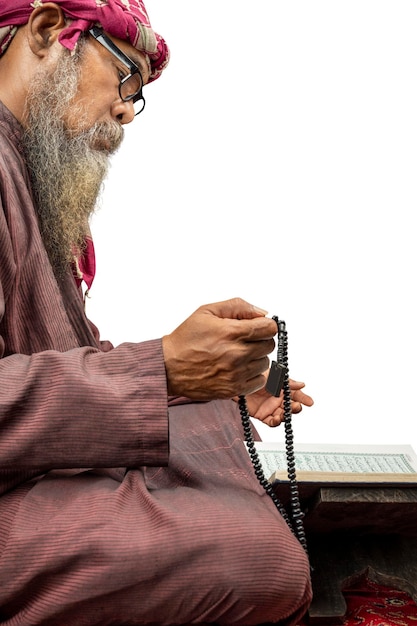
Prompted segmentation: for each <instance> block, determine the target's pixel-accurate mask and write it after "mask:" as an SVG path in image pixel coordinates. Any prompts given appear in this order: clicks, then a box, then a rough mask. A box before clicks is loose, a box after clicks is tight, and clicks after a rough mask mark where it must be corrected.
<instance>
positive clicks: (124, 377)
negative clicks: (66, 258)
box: [0, 103, 311, 626]
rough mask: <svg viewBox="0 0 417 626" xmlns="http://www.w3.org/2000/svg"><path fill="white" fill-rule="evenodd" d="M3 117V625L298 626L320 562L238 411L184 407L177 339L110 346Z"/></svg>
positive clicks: (10, 123) (215, 405)
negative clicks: (271, 488)
mask: <svg viewBox="0 0 417 626" xmlns="http://www.w3.org/2000/svg"><path fill="white" fill-rule="evenodd" d="M20 133H21V128H20V125H19V124H18V122H17V121H16V119H15V118H14V117H13V116H12V115H11V113H10V112H9V111H8V110H7V109H6V108H5V107H4V106H3V105H2V104H1V103H0V494H1V497H0V620H1V624H5V625H11V624H13V626H20V625H21V626H34V625H38V624H39V625H45V626H46V625H48V626H52V625H54V626H82V625H84V624H85V625H88V626H95V625H97V626H107V625H118V626H121V625H122V624H123V625H128V624H129V625H139V624H164V625H165V624H184V623H191V622H192V623H196V624H198V623H200V624H203V623H218V624H236V625H238V624H245V625H250V624H259V623H262V622H279V623H280V624H285V625H286V626H289V625H293V624H296V623H297V621H298V619H299V618H300V616H301V615H302V614H303V613H304V612H305V611H306V610H307V607H308V604H309V602H310V600H311V584H310V576H309V565H308V560H307V557H306V554H305V552H304V550H303V548H302V547H301V545H300V544H299V542H298V541H297V540H296V539H295V537H294V536H293V534H292V533H291V531H290V530H289V528H288V526H287V525H286V523H285V521H284V520H283V519H282V517H281V516H280V514H279V513H278V512H277V510H276V508H275V506H274V504H273V502H272V500H271V499H270V497H269V496H268V495H267V494H266V493H265V491H264V490H263V488H262V487H261V486H260V485H259V483H258V481H257V479H256V477H255V475H254V472H253V468H252V465H251V462H250V459H249V457H248V455H247V453H246V451H245V448H244V444H243V442H242V428H241V424H240V417H239V412H238V409H237V406H236V404H235V403H234V402H232V401H214V402H209V403H190V402H188V403H187V402H184V403H178V401H177V402H171V405H170V399H169V398H168V396H167V387H166V377H165V368H164V361H163V355H162V347H161V340H152V341H148V342H143V343H124V344H122V345H120V346H118V347H116V348H114V347H113V346H112V345H111V344H110V343H108V342H101V341H100V339H99V335H98V332H97V330H96V328H95V327H94V326H93V325H92V324H91V323H90V322H89V321H88V320H87V319H86V317H85V313H84V308H83V302H82V297H81V296H80V292H79V289H78V288H77V286H76V284H75V281H74V280H73V276H72V275H71V272H69V274H68V276H67V277H66V278H65V279H63V280H62V281H60V282H59V283H58V282H57V280H56V279H55V277H54V274H53V271H52V268H51V266H50V263H49V260H48V256H47V253H46V251H45V248H44V246H43V243H42V239H41V236H40V233H39V229H38V223H37V217H36V212H35V209H34V206H33V198H32V194H31V190H30V181H29V176H28V172H27V169H26V166H25V163H24V158H23V154H22V148H21V144H20Z"/></svg>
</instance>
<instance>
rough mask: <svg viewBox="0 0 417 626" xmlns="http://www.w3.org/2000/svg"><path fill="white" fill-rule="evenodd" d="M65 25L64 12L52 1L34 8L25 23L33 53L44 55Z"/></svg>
mask: <svg viewBox="0 0 417 626" xmlns="http://www.w3.org/2000/svg"><path fill="white" fill-rule="evenodd" d="M65 26H66V22H65V16H64V13H63V11H62V9H61V7H59V6H58V5H57V4H55V3H54V2H47V3H45V4H43V5H41V6H39V7H37V8H36V9H34V10H33V11H32V13H31V15H30V18H29V22H28V25H27V37H28V43H29V47H30V49H31V50H32V52H33V54H35V55H37V56H39V57H43V56H45V55H46V54H47V52H48V48H49V47H50V46H51V45H52V44H53V43H54V42H55V41H56V40H57V39H58V35H59V33H60V32H61V31H62V29H63V28H65Z"/></svg>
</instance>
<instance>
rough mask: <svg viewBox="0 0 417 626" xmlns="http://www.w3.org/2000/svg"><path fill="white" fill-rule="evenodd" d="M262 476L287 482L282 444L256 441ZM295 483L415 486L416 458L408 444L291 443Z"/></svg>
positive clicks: (285, 460)
mask: <svg viewBox="0 0 417 626" xmlns="http://www.w3.org/2000/svg"><path fill="white" fill-rule="evenodd" d="M255 445H256V450H257V453H258V457H259V460H260V462H261V464H262V468H263V470H264V474H265V477H266V478H267V479H269V481H270V482H274V481H277V480H278V481H288V474H287V458H286V452H285V444H284V443H270V442H256V444H255ZM294 452H295V471H296V479H297V481H298V482H299V483H303V482H308V483H312V482H313V483H339V484H340V483H344V484H346V485H347V484H352V483H362V484H374V483H378V484H379V485H381V484H384V483H385V484H388V485H393V484H398V485H404V484H407V485H409V486H415V487H417V455H416V453H415V452H414V450H413V448H412V447H411V446H409V445H364V444H295V445H294Z"/></svg>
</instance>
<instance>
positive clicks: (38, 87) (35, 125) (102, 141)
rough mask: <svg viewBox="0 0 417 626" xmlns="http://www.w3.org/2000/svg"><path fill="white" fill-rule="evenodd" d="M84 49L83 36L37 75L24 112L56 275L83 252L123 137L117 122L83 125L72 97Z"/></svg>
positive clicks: (33, 175)
mask: <svg viewBox="0 0 417 626" xmlns="http://www.w3.org/2000/svg"><path fill="white" fill-rule="evenodd" d="M83 48H84V42H83V41H82V40H80V42H79V45H78V47H77V53H76V54H75V55H74V56H70V55H69V54H68V52H67V51H66V50H64V49H63V51H62V55H61V57H60V60H59V61H58V64H57V67H56V69H55V70H54V72H53V73H52V74H51V72H50V71H49V72H45V71H42V73H39V74H38V75H37V76H35V77H34V80H33V82H32V86H31V89H30V92H29V94H28V98H27V102H26V110H25V117H24V126H25V131H24V134H23V147H24V151H25V157H26V162H27V166H28V170H29V173H30V177H31V182H32V191H33V194H34V200H35V207H36V210H37V213H38V218H39V227H40V231H41V235H42V238H43V241H44V244H45V247H46V250H47V252H48V255H49V258H50V261H51V264H52V266H53V268H54V271H55V273H56V275H57V276H62V275H63V274H64V273H65V272H66V271H67V269H68V266H69V264H70V263H71V262H72V260H73V259H74V257H77V256H79V255H80V254H82V252H83V249H84V246H85V236H86V234H87V233H88V232H89V226H88V222H89V219H90V217H91V215H92V213H93V212H94V209H95V207H96V203H97V199H98V197H99V195H100V192H101V189H102V184H103V180H104V178H105V177H106V175H107V172H108V168H109V155H110V154H112V153H114V152H115V151H116V150H117V149H118V147H119V146H120V144H121V142H122V139H123V129H122V127H121V126H120V124H119V123H117V122H101V123H97V124H95V125H94V126H93V127H92V128H90V129H89V130H87V131H86V130H81V129H82V128H83V111H82V110H78V111H75V109H74V105H73V104H71V101H72V99H73V98H74V96H75V95H76V93H77V88H78V80H79V69H80V60H81V59H82V53H83ZM69 110H71V116H73V118H74V119H77V120H79V130H77V129H71V131H70V132H69V131H68V129H67V128H66V127H65V123H64V121H63V120H64V118H65V114H66V113H67V112H68V111H69ZM74 113H75V115H74ZM94 146H95V147H94ZM97 146H98V147H97ZM104 146H105V147H104Z"/></svg>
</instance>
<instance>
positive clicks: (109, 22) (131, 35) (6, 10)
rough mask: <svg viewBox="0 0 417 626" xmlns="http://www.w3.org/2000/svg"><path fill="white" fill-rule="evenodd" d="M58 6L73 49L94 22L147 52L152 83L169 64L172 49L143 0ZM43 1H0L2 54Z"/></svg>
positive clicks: (77, 0)
mask: <svg viewBox="0 0 417 626" xmlns="http://www.w3.org/2000/svg"><path fill="white" fill-rule="evenodd" d="M52 1H53V2H55V4H57V5H59V6H60V7H61V8H62V10H63V12H64V13H65V15H66V17H67V18H68V26H67V27H66V28H65V29H64V30H63V31H62V32H61V34H60V36H59V41H60V43H61V44H62V45H63V46H64V47H65V48H68V50H74V48H75V45H76V43H77V41H78V38H79V36H80V34H81V32H83V31H86V30H88V29H89V28H91V27H92V26H93V25H94V24H99V25H100V26H101V27H102V28H103V30H105V31H106V32H108V33H109V34H110V35H113V37H118V38H119V39H124V40H126V41H129V42H130V43H131V44H132V46H134V47H135V48H137V49H138V50H140V51H141V52H144V53H145V54H146V55H147V56H148V58H149V61H150V66H151V75H150V78H149V82H150V81H152V80H155V79H156V78H158V77H159V76H160V74H161V72H162V70H163V69H164V68H165V67H166V66H167V64H168V60H169V50H168V47H167V45H166V43H165V41H164V39H163V38H162V37H161V36H160V35H158V34H157V33H156V32H155V31H154V30H153V29H152V27H151V24H150V21H149V17H148V14H147V12H146V9H145V5H144V3H143V0H52ZM42 4H43V0H33V1H32V2H31V0H11V1H10V0H0V56H1V55H2V54H3V53H4V52H5V51H6V49H7V46H8V45H9V43H10V42H11V40H12V39H13V37H14V35H15V34H16V31H17V27H18V26H22V25H23V24H27V22H28V21H29V17H30V14H31V13H32V11H33V9H35V8H37V7H40V6H42Z"/></svg>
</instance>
